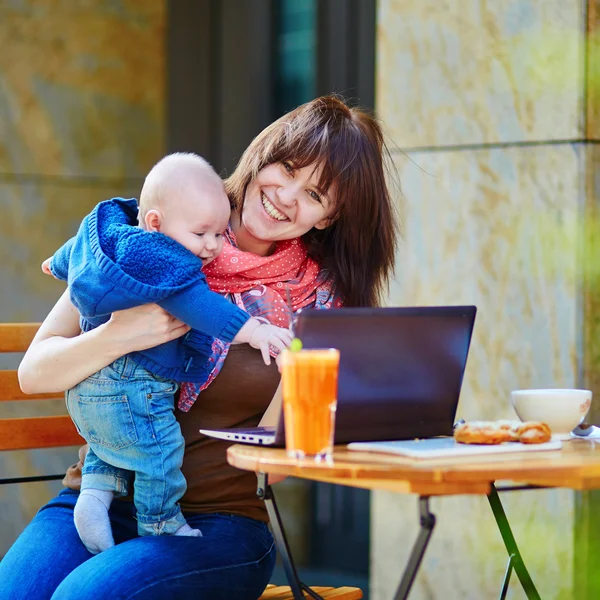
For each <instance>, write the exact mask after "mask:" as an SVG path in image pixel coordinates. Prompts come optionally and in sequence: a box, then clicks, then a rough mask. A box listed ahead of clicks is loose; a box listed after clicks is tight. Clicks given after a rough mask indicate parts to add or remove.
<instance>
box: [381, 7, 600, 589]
mask: <svg viewBox="0 0 600 600" xmlns="http://www.w3.org/2000/svg"><path fill="white" fill-rule="evenodd" d="M587 4H588V3H587V2H586V1H585V0H567V1H565V0H496V1H494V2H481V1H479V0H446V1H445V2H440V1H439V0H379V4H378V26H377V27H378V29H377V40H378V41H377V87H376V99H377V102H376V105H377V111H378V116H379V117H380V118H381V119H382V121H383V123H384V125H385V126H386V128H387V132H388V134H389V137H390V140H391V142H392V143H393V144H392V155H393V158H394V161H395V164H396V167H397V169H398V174H399V177H400V181H401V184H402V197H401V200H400V202H399V206H400V210H401V214H402V220H403V230H404V239H403V242H402V244H401V248H400V251H399V254H398V257H397V273H396V280H395V282H394V285H393V288H392V291H391V294H390V298H389V301H390V303H391V304H394V305H418V304H422V305H432V304H462V303H464V304H476V305H477V307H478V311H479V312H478V315H477V320H476V325H475V332H474V337H473V344H472V347H471V348H472V349H471V353H470V357H469V361H468V366H467V371H466V376H465V381H464V385H463V390H462V394H461V399H460V403H459V407H458V415H457V416H458V417H459V418H464V419H499V418H516V415H515V413H514V412H513V410H512V407H511V405H510V391H511V390H513V389H518V388H529V387H575V386H578V385H584V384H585V383H586V381H591V379H590V377H591V375H590V376H589V377H588V378H587V379H583V374H584V371H585V368H586V365H587V367H589V366H590V354H591V352H592V341H591V340H592V338H593V336H591V335H588V336H587V337H586V335H584V334H585V332H586V331H589V330H590V329H591V328H592V326H593V321H592V316H591V312H590V307H591V306H592V305H593V302H591V301H590V298H592V297H593V298H595V302H596V306H597V305H598V303H597V293H595V292H594V290H593V289H591V288H590V285H591V283H590V281H591V279H590V277H589V273H588V274H587V275H588V276H587V277H582V274H583V271H582V269H583V266H584V263H585V261H583V260H582V259H581V255H580V254H578V252H579V251H580V250H581V249H582V246H581V239H582V236H581V233H582V231H583V228H584V223H586V221H585V219H584V217H585V216H586V215H587V216H588V221H587V224H588V225H589V223H590V220H589V219H590V218H591V217H590V215H591V211H592V210H593V207H594V206H597V198H598V195H597V194H598V190H599V188H598V185H597V183H595V182H594V181H593V180H592V179H593V178H591V177H590V174H592V173H593V172H594V171H593V169H594V167H593V165H594V162H595V163H596V164H597V150H594V148H595V147H594V145H593V144H591V143H588V141H587V140H588V139H589V138H593V135H594V132H596V133H597V127H596V125H597V120H596V121H595V120H594V118H595V117H597V110H595V111H594V110H592V109H591V106H590V108H588V98H589V97H592V96H593V92H594V91H595V92H596V94H597V86H596V85H590V83H593V82H592V79H593V78H591V77H590V76H589V73H590V64H592V62H591V61H589V60H588V58H589V57H588V56H587V54H586V53H589V52H590V48H591V47H592V45H591V44H590V45H586V35H587V31H588V29H589V30H590V31H592V30H593V28H594V26H595V21H594V19H596V17H595V15H596V12H595V7H596V3H595V2H591V3H590V7H588V6H587ZM588 19H589V23H588ZM596 83H598V82H597V81H596ZM596 139H597V138H596ZM588 242H589V239H588ZM588 250H589V248H588ZM584 254H585V252H584ZM588 262H591V261H588ZM586 286H587V287H586ZM586 295H587V296H586ZM586 297H587V300H586V302H584V299H586ZM593 298H592V299H593ZM586 307H587V308H586ZM596 344H597V342H596ZM589 370H590V372H591V370H592V369H589ZM598 392H600V390H598ZM502 500H503V503H504V504H505V507H506V511H507V514H508V516H509V519H510V522H511V525H512V527H513V531H514V533H515V535H516V538H517V542H518V543H519V545H520V547H521V550H522V553H523V556H524V559H525V561H526V564H527V565H528V567H529V569H530V572H531V574H532V577H533V579H534V582H535V583H536V585H537V586H538V591H539V592H540V594H541V596H542V597H543V598H556V599H558V598H571V597H573V591H572V589H573V588H572V586H573V568H572V564H573V557H574V543H573V539H574V536H573V527H574V519H575V492H571V491H567V490H551V491H536V492H524V493H516V492H515V493H511V494H509V495H503V496H502ZM432 505H433V512H434V513H436V515H437V516H438V526H437V527H436V530H435V532H434V535H433V538H432V541H431V544H430V546H429V548H428V550H427V553H426V555H425V560H424V563H423V566H422V570H421V572H420V574H419V576H418V578H417V580H416V583H415V588H414V590H413V593H412V594H411V598H414V599H415V600H417V599H419V598H422V599H437V598H439V599H442V598H444V599H446V598H461V599H470V598H472V599H473V600H475V599H481V598H493V597H495V596H497V595H498V593H499V589H500V583H501V581H502V577H503V574H504V571H505V568H506V562H507V556H506V552H505V550H504V547H503V544H502V540H501V537H500V534H499V532H498V530H497V529H496V525H495V522H494V520H493V516H492V513H491V511H490V509H489V506H488V502H487V500H486V499H485V498H481V497H467V496H463V497H455V498H445V499H444V498H439V499H437V498H436V499H434V500H433V501H432ZM371 524H372V550H371V592H372V598H374V599H375V600H378V599H383V598H390V597H392V596H393V593H394V590H395V588H396V586H397V584H398V582H399V580H400V575H401V572H402V571H401V570H402V568H403V566H404V564H405V561H406V558H407V557H408V554H409V551H410V547H411V545H412V542H413V540H414V539H415V536H416V533H417V528H418V512H417V501H416V498H415V497H410V496H400V495H397V494H391V493H385V492H376V493H374V494H373V501H372V509H371ZM518 588H519V583H518V580H517V579H516V577H514V576H513V581H512V583H511V591H510V592H509V597H520V594H522V592H521V591H520V590H519V589H518Z"/></svg>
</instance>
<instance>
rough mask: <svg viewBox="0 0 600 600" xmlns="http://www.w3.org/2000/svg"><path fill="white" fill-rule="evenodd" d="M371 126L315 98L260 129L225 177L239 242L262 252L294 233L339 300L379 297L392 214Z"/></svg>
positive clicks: (334, 101) (334, 102)
mask: <svg viewBox="0 0 600 600" xmlns="http://www.w3.org/2000/svg"><path fill="white" fill-rule="evenodd" d="M387 154H388V152H387V148H386V146H385V144H384V139H383V133H382V130H381V127H380V126H379V124H378V123H377V121H376V120H375V119H373V118H372V117H371V116H370V115H368V114H367V113H366V112H363V111H361V110H359V109H357V108H349V107H348V106H347V105H346V104H345V103H344V102H342V101H341V100H340V99H339V98H337V97H335V96H326V97H322V98H317V99H316V100H313V101H312V102H308V103H306V104H303V105H302V106H300V107H298V108H297V109H295V110H293V111H291V112H290V113H288V114H286V115H284V116H283V117H281V118H280V119H278V120H277V121H275V122H274V123H273V124H272V125H270V126H269V127H267V128H266V129H265V130H264V131H263V132H262V133H260V134H259V135H258V136H257V137H256V138H255V139H254V140H253V142H252V143H251V144H250V146H249V147H248V149H247V150H246V152H244V154H243V156H242V158H241V160H240V162H239V164H238V166H237V168H236V170H235V172H234V173H233V175H232V176H231V177H230V178H229V179H228V180H227V181H226V182H225V187H226V189H227V193H228V194H229V199H230V201H231V205H232V209H233V214H232V229H233V231H234V233H235V236H236V238H237V240H238V243H239V244H243V245H244V246H245V247H246V249H248V250H250V251H252V252H254V253H256V254H260V255H263V256H264V255H268V254H270V253H271V252H272V251H273V250H274V248H275V242H278V241H282V240H289V239H293V238H296V237H301V238H302V239H303V241H304V242H305V244H306V245H307V248H308V253H309V255H310V256H311V257H312V258H314V259H315V260H316V261H317V262H318V263H319V264H320V266H321V267H322V268H323V269H326V270H327V271H328V272H329V273H330V275H331V276H332V278H333V279H334V280H335V282H336V286H337V288H338V291H339V293H340V294H341V296H342V297H343V298H344V304H345V305H346V306H370V305H373V304H376V303H377V302H378V301H380V300H381V293H382V292H383V290H384V289H385V288H386V286H387V282H388V276H389V274H390V273H391V268H392V265H393V260H394V250H395V243H396V217H395V211H394V209H393V206H392V201H391V198H390V194H389V190H388V187H387V185H386V179H385V174H384V162H385V159H387V158H388V156H387Z"/></svg>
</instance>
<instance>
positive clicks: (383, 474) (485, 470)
mask: <svg viewBox="0 0 600 600" xmlns="http://www.w3.org/2000/svg"><path fill="white" fill-rule="evenodd" d="M227 459H228V461H229V463H230V464H231V465H233V466H235V467H238V468H240V469H245V470H248V471H256V472H257V473H258V476H259V483H258V494H259V496H260V497H262V498H264V499H265V503H266V505H267V510H268V511H269V516H270V519H271V525H272V527H273V532H274V534H275V539H276V542H277V546H278V550H279V552H280V554H281V555H282V560H283V563H284V567H285V569H286V573H287V576H288V579H289V580H290V585H291V586H292V590H294V594H295V595H294V597H295V598H298V599H300V598H304V596H303V595H302V592H301V589H305V587H304V586H303V584H302V583H301V582H300V581H299V579H298V576H297V573H296V569H295V566H294V564H293V560H292V557H291V555H290V552H289V548H288V545H287V541H286V539H285V532H284V529H283V524H282V523H281V519H280V518H279V513H278V510H277V505H276V503H275V498H274V496H273V492H272V490H271V488H270V486H269V483H268V476H269V475H286V476H292V477H300V478H303V479H310V480H313V481H322V482H325V483H336V484H341V485H348V486H354V487H360V488H367V489H371V490H390V491H394V492H399V493H403V494H418V495H419V497H420V498H419V510H420V523H421V529H420V531H419V535H418V537H417V540H416V541H415V544H414V546H413V551H412V554H411V557H410V559H409V561H408V564H407V567H406V569H405V571H404V574H403V576H402V580H401V582H400V585H399V587H398V591H397V592H396V595H395V597H394V598H395V600H400V599H405V598H407V597H408V594H409V592H410V589H411V587H412V583H413V581H414V578H415V576H416V574H417V571H418V568H419V566H420V563H421V560H422V558H423V555H424V553H425V549H426V547H427V544H428V542H429V538H430V536H431V533H432V531H433V528H434V526H435V516H434V515H433V514H431V512H430V511H429V498H430V497H431V496H444V495H456V494H479V495H485V496H487V497H488V500H489V502H490V506H491V508H492V512H493V513H494V517H495V518H496V522H497V523H498V527H499V529H500V533H501V534H502V538H503V540H504V543H505V545H506V549H507V551H508V554H509V563H508V567H507V570H506V574H505V577H504V581H503V584H502V589H501V592H500V598H501V599H502V598H504V597H505V596H506V592H507V589H508V582H509V578H510V575H511V573H512V570H513V569H514V571H515V573H516V574H517V576H518V577H519V579H520V581H521V584H522V585H523V588H524V590H525V592H526V594H527V597H528V598H530V599H536V600H537V599H539V598H540V596H539V594H538V592H537V590H536V589H535V586H534V584H533V581H532V580H531V577H530V576H529V573H528V572H527V568H526V567H525V564H524V563H523V560H522V558H521V554H520V552H519V549H518V547H517V544H516V541H515V539H514V536H513V534H512V531H511V529H510V525H509V523H508V520H507V518H506V514H505V512H504V509H503V507H502V504H501V502H500V497H499V495H498V491H509V490H517V489H519V490H522V489H536V488H540V487H562V488H570V489H574V490H590V489H597V488H600V440H599V441H595V440H586V439H575V440H569V441H566V442H564V443H563V448H562V450H556V451H544V452H531V453H529V452H522V453H519V454H516V453H515V454H503V455H501V454H498V455H489V456H481V457H473V456H470V457H468V458H467V457H461V458H447V459H427V460H422V459H419V460H415V459H410V458H405V457H400V456H394V455H391V454H379V453H373V452H358V451H354V450H347V449H346V448H345V447H336V449H335V451H334V454H333V459H332V460H331V461H330V462H320V463H316V462H314V461H313V460H308V459H303V460H297V459H293V458H289V457H288V456H287V454H286V452H285V450H283V449H275V448H264V447H256V446H245V445H242V444H236V445H234V446H231V447H230V448H229V449H228V451H227ZM497 481H510V482H512V484H511V485H510V486H504V487H499V488H497V487H496V485H495V482H497ZM296 593H297V595H296Z"/></svg>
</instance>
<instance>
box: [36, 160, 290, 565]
mask: <svg viewBox="0 0 600 600" xmlns="http://www.w3.org/2000/svg"><path fill="white" fill-rule="evenodd" d="M229 217H230V206H229V200H228V198H227V195H226V194H225V189H224V186H223V182H222V181H221V179H220V177H219V176H218V175H217V174H216V173H215V172H214V171H213V169H212V168H211V167H210V166H209V165H208V163H207V162H206V161H204V160H203V159H202V158H200V157H199V156H196V155H193V154H172V155H169V156H167V157H165V158H163V159H162V160H161V161H160V162H158V163H157V164H156V165H155V166H154V168H153V169H152V170H151V171H150V173H149V174H148V176H147V177H146V179H145V181H144V185H143V188H142V192H141V196H140V205H139V217H138V207H137V203H136V201H135V200H124V199H122V198H115V199H113V200H108V201H106V202H102V203H100V204H99V205H98V206H97V207H96V208H95V209H94V210H93V211H92V213H90V214H89V215H88V216H87V217H85V219H84V220H83V222H82V224H81V226H80V228H79V231H78V233H77V235H76V236H75V237H74V238H72V239H71V240H69V241H68V242H67V243H66V244H65V245H64V246H62V247H61V248H60V249H59V250H58V251H57V252H56V254H55V255H54V256H53V257H52V258H50V259H48V260H47V261H45V263H44V265H43V267H42V268H43V270H44V271H45V272H50V273H52V275H54V276H55V277H57V278H58V279H63V280H67V281H68V283H69V288H70V294H71V300H72V302H73V304H74V305H75V306H76V307H77V309H78V310H79V312H80V314H81V328H82V330H83V331H88V330H90V329H94V328H95V327H98V326H100V325H101V324H103V323H105V322H106V321H108V319H109V318H110V315H111V313H112V312H114V311H116V310H121V309H125V308H130V307H133V306H136V305H140V304H145V303H149V302H155V303H158V304H159V305H160V306H162V307H163V308H165V309H166V310H167V311H168V312H169V313H171V314H172V315H174V316H175V317H177V318H179V319H180V320H182V321H184V322H185V323H187V324H188V325H190V326H191V327H192V330H191V331H190V332H189V333H187V334H186V335H185V336H183V337H181V338H179V339H177V340H173V341H171V342H168V343H166V344H162V345H161V346H157V347H155V348H151V349H148V350H144V351H141V352H134V353H132V354H129V355H127V356H125V357H122V358H120V359H118V360H116V361H115V362H113V363H112V364H111V365H109V366H108V367H105V368H104V369H102V370H101V371H99V372H98V373H95V374H94V375H92V376H91V377H88V378H87V379H85V380H84V381H82V382H81V383H79V384H78V385H76V386H75V387H74V388H72V389H70V390H69V391H68V392H67V408H68V410H69V414H70V415H71V417H72V419H73V421H74V422H75V425H76V427H77V429H78V431H79V433H80V434H81V435H82V437H84V438H85V440H86V441H87V442H88V443H89V446H90V449H89V452H88V454H87V456H86V459H85V464H84V467H83V476H82V483H81V494H80V496H79V499H78V501H77V505H76V507H75V526H76V528H77V531H78V533H79V536H80V538H81V540H82V542H83V543H84V544H85V546H86V548H87V549H88V550H89V551H90V552H91V553H93V554H97V553H98V552H101V551H103V550H106V549H107V548H110V547H111V546H113V545H114V540H113V537H112V532H111V527H110V520H109V515H108V509H109V507H110V505H111V502H112V499H113V497H114V495H125V494H127V493H128V490H129V484H130V478H131V475H132V473H133V474H134V475H135V489H134V503H135V507H136V511H137V521H138V533H139V534H140V535H161V534H173V535H184V536H200V535H202V534H201V532H200V531H199V530H197V529H192V528H191V527H190V526H189V525H188V524H187V523H186V521H185V519H184V517H183V515H182V513H181V509H180V507H179V504H178V501H179V499H180V498H181V496H182V495H183V493H184V491H185V488H186V482H185V478H184V476H183V474H182V473H181V465H182V461H183V447H184V441H183V436H182V434H181V431H180V428H179V424H178V423H177V421H176V419H175V415H174V394H175V392H176V391H177V382H178V381H202V380H203V378H206V376H207V374H208V373H209V372H210V370H211V365H210V363H209V361H208V360H207V357H209V356H210V355H211V346H212V342H213V339H214V338H220V339H221V340H223V341H225V342H233V343H249V344H250V345H251V346H252V347H254V348H257V349H260V350H261V352H262V354H263V358H264V360H265V362H266V363H267V364H269V362H270V358H269V345H272V346H273V347H275V348H276V349H278V350H282V349H283V348H285V347H287V346H288V345H289V343H290V341H291V337H292V336H291V333H290V332H289V331H288V330H287V329H282V328H279V327H275V326H273V325H270V324H266V323H263V322H261V321H259V320H257V319H255V318H251V317H250V316H249V315H248V313H246V312H245V311H243V310H242V309H240V308H238V307H237V306H235V304H233V303H231V302H229V301H228V300H226V299H225V298H223V297H222V296H220V295H219V294H216V293H214V292H212V291H210V290H209V288H208V285H207V283H206V279H205V277H204V275H203V274H202V271H201V268H202V265H203V264H207V263H208V262H210V261H212V260H214V259H215V258H216V257H217V256H218V255H219V253H220V252H221V250H222V248H223V232H224V231H225V229H226V228H227V225H228V222H229Z"/></svg>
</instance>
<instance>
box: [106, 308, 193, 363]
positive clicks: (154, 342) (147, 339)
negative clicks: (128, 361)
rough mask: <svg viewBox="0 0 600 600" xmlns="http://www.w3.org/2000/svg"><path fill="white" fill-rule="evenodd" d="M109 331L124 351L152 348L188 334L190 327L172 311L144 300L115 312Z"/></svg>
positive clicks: (108, 325)
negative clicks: (146, 302) (141, 302)
mask: <svg viewBox="0 0 600 600" xmlns="http://www.w3.org/2000/svg"><path fill="white" fill-rule="evenodd" d="M106 330H107V334H108V335H110V336H112V337H113V339H114V341H115V343H116V344H117V345H118V346H119V347H120V348H121V349H123V350H125V351H124V352H123V354H128V353H129V352H135V351H140V350H146V349H147V348H153V347H154V346H158V345H160V344H164V343H165V342H170V341H171V340H174V339H177V338H178V337H181V336H182V335H184V334H186V333H187V332H188V331H189V330H190V327H189V326H188V325H186V324H185V323H183V322H182V321H180V320H179V319H176V318H175V317H174V316H173V315H170V314H169V313H168V312H167V311H166V310H164V309H163V308H161V307H160V306H158V304H143V305H141V306H136V307H134V308H128V309H127V310H119V311H116V312H114V313H113V314H112V316H111V318H110V320H109V321H108V323H107V324H106Z"/></svg>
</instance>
